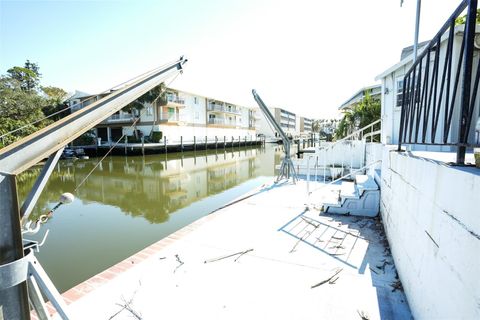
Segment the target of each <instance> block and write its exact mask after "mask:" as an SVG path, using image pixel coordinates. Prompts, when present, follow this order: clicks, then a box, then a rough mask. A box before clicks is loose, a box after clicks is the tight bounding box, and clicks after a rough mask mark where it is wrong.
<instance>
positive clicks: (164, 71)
mask: <svg viewBox="0 0 480 320" xmlns="http://www.w3.org/2000/svg"><path fill="white" fill-rule="evenodd" d="M186 62H187V60H186V59H184V58H183V56H182V57H180V59H178V60H176V61H174V62H171V63H168V64H166V65H164V66H162V67H159V68H157V69H154V70H152V71H150V72H147V73H146V74H144V75H142V76H140V77H138V78H137V79H135V80H134V81H133V82H131V83H128V84H126V85H124V86H122V87H120V88H118V89H116V90H114V91H113V92H111V93H110V94H109V95H107V96H105V97H104V98H103V99H100V100H98V101H96V102H94V103H92V104H91V105H88V106H87V107H85V108H82V109H80V110H78V111H77V112H75V113H72V114H71V115H69V116H67V117H65V118H63V119H61V120H59V121H57V122H54V123H52V124H51V125H49V126H47V127H45V128H43V129H41V130H39V131H37V132H35V133H33V134H31V135H29V136H27V137H25V138H23V139H21V140H19V141H17V142H15V143H13V144H11V145H9V146H7V147H5V148H3V149H0V319H30V316H29V315H30V308H29V296H31V295H32V291H31V290H30V289H31V287H32V286H30V287H28V289H29V290H28V292H27V285H26V283H27V281H30V282H31V281H32V280H31V279H30V278H31V274H32V272H30V271H28V270H30V269H29V268H30V267H29V263H30V262H31V261H32V260H31V259H26V257H25V258H24V248H23V241H22V231H21V230H22V229H21V228H22V226H21V217H22V215H23V214H26V215H28V212H30V211H31V208H32V207H33V206H34V204H35V202H36V200H37V199H38V197H39V195H40V193H41V189H43V186H45V183H46V180H47V179H48V177H49V175H50V173H51V171H52V169H53V167H54V166H55V164H56V162H57V160H58V158H59V156H60V153H61V150H62V149H63V148H64V147H65V146H66V145H67V144H68V143H69V142H71V141H73V140H74V139H76V138H78V137H79V136H80V135H82V134H83V133H85V132H86V131H88V130H90V129H91V128H93V127H94V126H95V125H97V124H98V123H100V122H102V121H103V120H105V119H106V118H108V117H109V116H111V115H112V114H113V113H115V112H117V111H119V110H120V109H122V108H123V107H125V106H126V105H128V104H129V103H131V102H132V101H135V100H136V99H138V98H139V97H141V96H142V95H143V94H145V93H147V92H148V91H150V90H151V89H153V88H155V87H156V86H158V85H159V84H160V83H162V82H163V81H164V80H165V79H166V78H167V77H169V76H172V75H174V74H177V73H178V72H181V71H182V69H183V65H184V64H185V63H186ZM45 158H50V159H49V161H47V164H46V165H45V168H44V170H42V172H41V174H40V176H39V177H38V179H37V182H36V183H35V185H34V187H33V190H32V191H31V192H30V195H29V196H28V197H27V200H26V201H25V203H24V205H23V208H22V212H20V206H19V203H18V198H17V186H16V175H17V174H19V173H21V172H23V171H25V170H26V169H28V168H30V167H31V166H33V165H34V164H36V163H38V162H39V161H41V160H42V159H45ZM27 252H28V251H27ZM37 278H38V277H37ZM40 280H43V279H40ZM37 282H38V279H37ZM41 283H43V282H41V281H40V282H39V284H41ZM45 288H46V291H45V290H44V293H45V292H46V293H49V292H50V293H52V292H53V295H51V297H50V296H49V297H50V300H52V299H55V296H56V294H55V292H56V289H55V288H54V287H53V285H48V283H47V286H46V287H45ZM37 291H38V290H37ZM33 294H34V296H37V298H39V297H40V298H41V296H40V295H39V294H38V292H37V293H35V292H33ZM47 296H48V294H47ZM57 296H58V297H60V296H59V295H57ZM30 301H31V302H32V303H33V304H34V306H35V309H36V310H37V307H38V308H40V309H42V308H43V307H41V306H40V304H41V303H39V305H35V301H37V302H38V301H40V300H39V299H33V300H30ZM54 302H55V301H52V303H54ZM60 302H61V301H60ZM54 305H55V304H54ZM56 306H57V305H56ZM58 308H60V309H62V310H58ZM58 308H57V311H59V313H60V315H61V317H62V319H68V316H67V315H66V314H65V313H62V312H64V310H63V307H62V304H61V303H60V304H58ZM41 314H42V315H46V313H44V312H43V313H41ZM42 315H39V316H40V318H42V319H43V318H44V317H43V316H42Z"/></svg>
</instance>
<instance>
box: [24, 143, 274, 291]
mask: <svg viewBox="0 0 480 320" xmlns="http://www.w3.org/2000/svg"><path fill="white" fill-rule="evenodd" d="M280 156H281V153H280V152H279V151H276V147H275V146H271V145H270V146H269V145H267V146H266V148H250V149H243V148H242V149H238V148H235V149H230V150H227V151H225V152H224V151H223V150H221V151H220V150H219V151H218V152H215V151H213V152H211V151H209V152H205V151H203V152H196V153H195V154H194V153H184V154H183V155H182V154H168V155H164V154H162V155H149V156H145V157H141V156H132V157H130V156H129V157H122V156H115V157H108V158H106V159H105V160H104V161H103V162H102V164H101V165H100V166H99V167H98V168H97V169H96V170H95V171H94V172H93V174H92V175H91V176H90V177H89V178H88V180H87V181H86V183H85V184H84V185H83V186H82V187H81V188H80V189H79V190H78V191H77V192H75V196H76V200H75V201H74V202H73V203H72V204H70V205H64V206H61V207H60V208H59V209H58V210H57V211H55V214H54V217H53V218H52V219H50V220H49V221H48V222H47V223H46V224H45V225H43V227H42V230H41V231H40V232H39V233H38V234H37V235H35V236H30V237H28V236H27V238H31V239H36V240H38V239H41V238H42V237H43V235H44V233H45V231H46V230H47V229H50V234H49V236H48V238H47V241H46V243H45V245H44V246H43V247H42V248H41V250H40V253H37V256H38V258H39V260H40V262H41V264H42V265H43V267H44V268H45V270H46V271H47V273H48V274H49V275H50V277H51V279H52V281H53V282H54V284H55V285H56V286H57V288H58V290H59V291H60V292H63V291H65V290H67V289H69V288H71V287H73V286H75V285H76V284H78V283H80V282H82V281H84V280H86V279H88V278H90V277H91V276H93V275H95V274H97V273H99V272H101V271H102V270H104V269H106V268H108V267H110V266H112V265H114V264H116V263H117V262H119V261H121V260H123V259H125V258H127V257H128V256H130V255H132V254H134V253H136V252H137V251H139V250H141V249H143V248H145V247H146V246H148V245H150V244H152V243H154V242H156V241H158V240H160V239H162V238H164V237H166V236H167V235H169V234H171V233H172V232H175V231H176V230H178V229H180V228H182V227H183V226H186V225H188V224H190V223H191V222H193V221H195V220H197V219H199V218H200V217H202V216H205V215H207V214H208V213H209V212H211V211H213V210H215V209H216V208H218V207H220V206H222V205H224V204H226V203H228V202H229V201H231V200H233V199H235V198H237V197H239V196H241V195H242V194H244V193H246V192H248V191H250V190H251V189H253V188H255V187H257V186H260V185H261V184H263V183H265V182H267V181H271V180H272V177H273V176H274V166H275V164H278V163H279V161H280ZM97 161H98V159H90V160H77V161H75V162H73V161H66V160H63V161H60V163H59V165H58V166H57V168H56V169H55V171H54V172H53V174H52V176H51V177H50V180H49V182H48V184H47V186H46V188H45V190H44V192H43V194H42V196H41V199H40V200H39V202H38V204H37V207H36V209H35V212H34V213H33V214H34V215H36V216H38V215H39V214H42V213H45V212H47V211H48V209H50V208H52V207H53V206H54V205H55V204H56V203H57V200H58V198H59V196H60V194H62V193H63V192H73V190H74V189H75V186H77V185H78V184H79V183H80V182H81V181H82V180H83V179H84V178H85V176H86V175H87V174H88V172H90V170H91V169H92V168H93V167H94V165H95V164H96V163H97ZM39 170H40V168H33V169H32V170H30V171H29V172H27V173H26V174H24V175H23V176H21V177H19V194H20V196H21V197H24V196H25V195H26V194H27V192H28V190H29V188H30V187H31V185H32V184H33V182H34V179H35V177H36V175H37V174H38V172H39Z"/></svg>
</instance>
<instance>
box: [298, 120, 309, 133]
mask: <svg viewBox="0 0 480 320" xmlns="http://www.w3.org/2000/svg"><path fill="white" fill-rule="evenodd" d="M312 125H313V120H312V119H309V118H305V117H299V125H298V132H299V134H301V135H309V134H310V133H312V132H313V130H312Z"/></svg>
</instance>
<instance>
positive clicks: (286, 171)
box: [252, 89, 297, 182]
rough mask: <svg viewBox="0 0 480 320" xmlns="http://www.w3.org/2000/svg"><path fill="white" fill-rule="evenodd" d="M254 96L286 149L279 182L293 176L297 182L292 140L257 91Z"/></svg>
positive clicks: (253, 92) (278, 178) (253, 91)
mask: <svg viewBox="0 0 480 320" xmlns="http://www.w3.org/2000/svg"><path fill="white" fill-rule="evenodd" d="M252 94H253V98H254V99H255V101H256V102H257V104H258V106H259V107H260V110H262V112H263V114H264V115H265V118H267V121H268V122H270V124H271V125H272V126H273V127H274V128H275V130H276V131H277V132H278V134H279V135H280V137H281V138H282V141H283V146H284V148H285V157H284V158H283V160H282V164H281V166H280V172H279V173H278V177H277V181H280V180H281V179H282V178H286V179H290V175H291V176H292V178H293V182H296V180H297V174H296V172H295V167H294V166H293V162H292V158H291V156H290V139H288V137H287V135H286V133H285V132H284V131H283V129H282V127H280V125H279V124H278V123H277V121H275V118H274V117H273V115H272V113H271V112H270V110H268V107H267V106H266V105H265V103H264V102H263V100H262V98H260V96H259V95H258V94H257V91H255V89H253V90H252Z"/></svg>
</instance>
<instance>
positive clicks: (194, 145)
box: [193, 136, 197, 151]
mask: <svg viewBox="0 0 480 320" xmlns="http://www.w3.org/2000/svg"><path fill="white" fill-rule="evenodd" d="M193 151H197V137H196V136H193Z"/></svg>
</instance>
